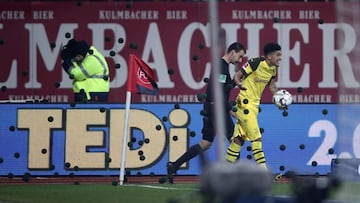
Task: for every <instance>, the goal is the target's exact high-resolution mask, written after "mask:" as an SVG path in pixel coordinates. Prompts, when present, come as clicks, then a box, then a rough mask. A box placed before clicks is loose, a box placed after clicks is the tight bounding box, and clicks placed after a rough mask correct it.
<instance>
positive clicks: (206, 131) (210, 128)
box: [201, 102, 234, 142]
mask: <svg viewBox="0 0 360 203" xmlns="http://www.w3.org/2000/svg"><path fill="white" fill-rule="evenodd" d="M224 109H225V107H224ZM204 111H205V116H204V118H203V128H202V130H201V132H202V135H203V136H202V139H203V140H207V141H209V142H213V141H214V138H215V136H216V117H215V109H214V104H212V103H210V102H205V103H204ZM223 113H224V119H225V132H226V135H225V137H226V138H227V140H230V139H231V137H232V135H233V132H234V122H233V120H232V117H231V115H230V113H229V112H228V111H224V112H223Z"/></svg>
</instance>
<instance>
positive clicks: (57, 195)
mask: <svg viewBox="0 0 360 203" xmlns="http://www.w3.org/2000/svg"><path fill="white" fill-rule="evenodd" d="M198 187H199V185H198V184H196V183H181V184H168V183H165V184H155V183H152V184H146V183H144V184H125V185H116V186H114V185H113V184H112V183H97V184H81V183H79V184H1V185H0V203H5V202H6V203H15V202H27V203H45V202H46V203H57V202H59V203H60V202H61V203H64V202H69V203H70V202H76V203H80V202H86V203H92V202H97V203H98V202H106V203H112V202H114V203H115V202H117V203H118V202H121V203H123V202H131V203H144V202H151V203H153V202H156V203H175V202H176V203H177V202H178V203H180V202H186V203H201V202H202V198H201V196H200V195H199V194H198V193H197V191H198ZM347 187H348V189H349V190H347V192H346V193H343V194H342V195H345V196H346V195H347V193H349V194H350V195H351V194H352V195H354V194H357V192H358V191H360V190H359V189H360V184H359V183H353V184H350V185H348V186H347ZM271 193H272V194H269V195H281V196H291V195H292V185H291V183H290V182H279V183H274V185H273V188H272V192H271ZM332 196H335V194H333V195H332ZM357 198H359V197H357ZM357 200H359V199H357Z"/></svg>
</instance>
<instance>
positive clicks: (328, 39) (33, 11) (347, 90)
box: [0, 2, 360, 103]
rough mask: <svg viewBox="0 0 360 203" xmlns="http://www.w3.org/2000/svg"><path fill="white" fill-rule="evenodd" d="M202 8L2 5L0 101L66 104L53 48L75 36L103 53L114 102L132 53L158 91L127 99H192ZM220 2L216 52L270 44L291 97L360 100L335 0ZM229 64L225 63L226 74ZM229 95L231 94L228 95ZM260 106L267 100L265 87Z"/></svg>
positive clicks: (205, 29)
mask: <svg viewBox="0 0 360 203" xmlns="http://www.w3.org/2000/svg"><path fill="white" fill-rule="evenodd" d="M358 4H359V3H353V5H357V6H358ZM207 6H208V5H207V3H206V2H201V3H195V2H161V3H160V2H159V3H150V2H133V3H129V2H82V3H78V2H33V3H30V2H29V3H26V2H25V3H24V2H23V3H12V2H11V3H9V2H6V3H0V57H1V64H2V65H1V69H0V86H1V91H0V99H1V100H24V99H46V100H48V101H49V102H70V101H72V90H71V80H70V79H69V78H68V76H67V74H66V73H65V72H63V70H62V68H61V58H60V50H61V47H62V46H63V45H65V44H66V43H67V41H68V40H69V39H71V38H72V37H75V38H77V39H82V40H86V41H88V42H89V43H90V44H92V45H94V46H95V47H97V49H98V50H99V51H100V52H102V53H103V54H104V55H105V56H106V59H107V61H108V63H109V66H110V78H111V92H110V101H111V102H125V92H126V83H127V75H128V67H127V64H128V56H129V54H135V55H137V56H139V57H140V58H142V59H143V60H144V61H145V62H146V63H147V64H148V65H149V66H150V67H151V68H153V70H154V73H155V75H156V78H157V81H156V82H157V84H158V87H159V91H158V95H134V98H133V101H134V102H143V103H145V102H180V103H187V102H198V101H197V94H199V93H204V92H205V89H206V83H205V82H204V79H205V78H207V77H209V74H210V68H211V64H210V62H211V58H210V48H211V46H212V45H211V44H210V42H211V40H210V38H209V33H210V32H209V29H210V28H209V20H208V19H209V13H208V7H207ZM350 7H351V4H350ZM218 8H219V26H220V29H221V31H222V35H221V42H222V45H223V47H222V48H223V49H222V53H223V52H224V51H225V49H226V47H227V45H229V44H230V43H232V42H234V41H240V42H242V43H243V44H245V46H246V47H247V48H248V52H247V57H256V56H259V55H261V54H262V47H263V46H264V44H265V43H267V42H270V41H275V42H278V43H279V44H280V45H281V46H282V52H283V56H282V62H281V67H280V68H279V72H278V78H277V85H278V87H279V88H284V89H287V90H289V91H290V92H291V93H292V94H294V100H295V102H298V103H337V102H341V103H358V102H359V101H360V96H359V95H360V94H359V92H358V89H359V87H360V82H359V77H360V73H359V72H356V68H358V65H356V64H358V63H356V62H355V61H356V60H358V59H357V58H356V53H355V50H356V47H357V49H358V48H359V46H360V45H359V41H356V39H360V36H359V35H360V34H359V29H356V27H354V25H353V24H352V23H351V22H348V23H347V22H342V23H339V22H337V20H336V7H335V3H333V2H321V3H319V2H316V3H315V2H314V3H310V2H307V3H304V2H287V3H285V2H276V3H258V2H257V3H254V2H247V3H240V2H223V3H219V5H218ZM349 21H351V20H349ZM337 38H341V40H339V43H337V41H338V40H337ZM220 57H221V56H219V59H220ZM340 63H341V65H339V64H340ZM240 65H241V64H240ZM236 68H237V67H233V66H232V67H231V73H234V71H235V70H236ZM339 89H341V92H340V93H339ZM236 94H237V90H234V91H233V97H235V95H236ZM263 102H271V95H270V92H269V91H267V90H265V96H264V99H263Z"/></svg>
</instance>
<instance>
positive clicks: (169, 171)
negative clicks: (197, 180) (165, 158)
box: [166, 162, 175, 184]
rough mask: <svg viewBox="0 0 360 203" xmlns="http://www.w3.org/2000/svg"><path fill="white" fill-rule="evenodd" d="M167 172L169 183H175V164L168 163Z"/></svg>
mask: <svg viewBox="0 0 360 203" xmlns="http://www.w3.org/2000/svg"><path fill="white" fill-rule="evenodd" d="M166 170H167V178H168V180H169V183H171V184H173V183H174V174H175V168H174V164H173V163H172V162H168V163H167V164H166Z"/></svg>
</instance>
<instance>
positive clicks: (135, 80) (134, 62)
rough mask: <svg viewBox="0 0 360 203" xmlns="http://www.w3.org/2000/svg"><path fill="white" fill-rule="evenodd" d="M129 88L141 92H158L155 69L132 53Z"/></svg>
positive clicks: (154, 93) (131, 90)
mask: <svg viewBox="0 0 360 203" xmlns="http://www.w3.org/2000/svg"><path fill="white" fill-rule="evenodd" d="M128 67H129V72H128V83H127V90H128V91H130V92H137V93H139V94H153V95H156V94H157V90H158V87H157V84H156V83H155V78H154V72H153V70H152V69H151V68H150V67H149V66H148V65H147V64H146V63H145V62H144V61H143V60H141V59H140V58H138V57H137V56H136V55H133V54H130V57H129V66H128Z"/></svg>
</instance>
